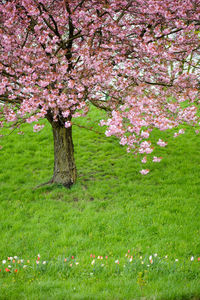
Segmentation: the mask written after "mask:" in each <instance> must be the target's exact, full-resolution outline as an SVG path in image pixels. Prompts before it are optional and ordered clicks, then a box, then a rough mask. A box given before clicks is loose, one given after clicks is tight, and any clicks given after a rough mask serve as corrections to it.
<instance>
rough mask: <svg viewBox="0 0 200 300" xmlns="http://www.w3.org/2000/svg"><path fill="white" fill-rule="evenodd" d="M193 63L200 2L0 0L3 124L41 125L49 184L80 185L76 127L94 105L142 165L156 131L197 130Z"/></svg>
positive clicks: (197, 54) (199, 36)
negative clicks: (46, 126)
mask: <svg viewBox="0 0 200 300" xmlns="http://www.w3.org/2000/svg"><path fill="white" fill-rule="evenodd" d="M199 64H200V0H181V1H180V0H165V1H160V0H99V1H96V0H11V1H7V0H0V104H1V109H0V125H1V126H2V127H3V126H5V125H6V126H7V125H8V124H10V126H12V127H17V128H18V127H19V126H20V125H21V124H23V123H25V122H27V123H32V122H38V120H39V119H43V118H46V119H47V120H48V121H49V122H50V124H51V126H52V129H53V137H54V158H55V160H54V174H53V178H52V180H51V182H56V183H61V184H63V185H64V186H66V187H70V186H71V185H72V184H73V183H74V182H75V181H76V176H77V175H76V166H75V161H74V154H73V152H74V151H73V141H72V126H73V120H74V118H76V117H79V116H85V115H86V114H87V112H88V111H89V108H90V106H91V105H94V106H97V107H98V108H101V109H103V110H105V111H106V112H107V113H108V119H107V120H102V121H101V125H102V126H104V125H105V126H107V127H106V135H107V136H111V135H114V136H116V137H118V138H119V140H120V144H121V145H125V146H126V147H127V151H128V152H132V153H134V154H136V153H141V154H144V157H143V159H142V163H146V161H147V158H146V156H145V155H147V154H150V153H152V151H153V146H152V143H151V141H150V134H151V131H152V130H153V129H154V128H157V129H159V130H161V131H163V130H167V129H171V128H174V127H177V126H179V125H180V124H183V125H184V124H185V123H188V124H191V125H192V126H195V127H198V126H199V118H198V109H199V81H200V76H199V68H200V66H199ZM41 127H42V126H41V125H39V124H37V123H36V125H34V128H33V130H34V131H39V130H40V129H41ZM197 129H198V128H197ZM182 133H184V130H183V129H181V130H179V131H178V132H177V133H176V135H175V136H177V135H179V134H182ZM157 144H158V145H159V146H161V147H164V146H166V144H167V142H166V141H162V140H161V139H159V141H158V142H157ZM160 160H161V158H158V157H156V156H154V157H153V161H154V162H159V161H160ZM140 172H141V174H147V173H148V172H149V170H147V169H146V170H145V169H144V170H141V171H140Z"/></svg>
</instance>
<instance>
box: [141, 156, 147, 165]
mask: <svg viewBox="0 0 200 300" xmlns="http://www.w3.org/2000/svg"><path fill="white" fill-rule="evenodd" d="M141 162H142V163H143V164H146V162H147V157H146V156H144V157H143V159H142V160H141Z"/></svg>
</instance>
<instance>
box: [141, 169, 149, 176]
mask: <svg viewBox="0 0 200 300" xmlns="http://www.w3.org/2000/svg"><path fill="white" fill-rule="evenodd" d="M149 171H150V170H149V169H143V170H141V171H140V174H142V175H146V174H148V173H149Z"/></svg>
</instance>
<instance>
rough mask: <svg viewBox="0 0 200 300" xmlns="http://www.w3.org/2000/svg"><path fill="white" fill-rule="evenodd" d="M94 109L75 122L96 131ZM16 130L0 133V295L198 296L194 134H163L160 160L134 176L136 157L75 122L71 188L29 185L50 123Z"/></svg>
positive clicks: (47, 172) (49, 162)
mask: <svg viewBox="0 0 200 300" xmlns="http://www.w3.org/2000/svg"><path fill="white" fill-rule="evenodd" d="M101 118H102V116H101V114H100V112H98V111H96V110H93V111H92V112H91V113H90V115H89V116H88V117H87V119H80V120H78V119H77V120H76V122H77V123H79V124H81V125H83V126H92V127H93V129H95V130H98V131H100V132H103V128H99V127H98V123H99V120H100V119H101ZM23 130H24V134H23V135H18V134H17V132H13V133H12V134H10V135H9V136H4V137H2V138H1V139H0V145H2V149H1V150H0V163H1V169H0V245H1V246H0V270H1V271H0V299H59V300H60V299H140V298H142V299H200V258H199V257H200V205H199V199H200V184H199V183H200V179H199V174H200V156H199V149H200V138H199V136H198V135H196V134H195V133H194V131H193V130H192V129H189V128H188V130H187V131H186V133H185V135H181V136H179V137H178V138H176V139H174V138H173V134H170V133H169V132H165V133H162V135H161V138H163V139H164V140H166V138H167V140H168V146H167V147H166V148H164V149H163V148H159V149H157V150H156V152H155V153H153V154H154V155H158V156H163V157H164V159H163V161H162V162H161V163H152V162H148V163H147V167H148V168H150V169H151V172H150V173H149V174H148V175H146V176H142V175H141V174H140V173H139V170H141V169H142V168H143V167H144V165H142V164H141V162H140V159H141V158H140V157H139V156H138V157H137V158H135V157H133V156H132V155H131V154H127V153H126V150H125V148H123V147H122V146H120V145H119V143H118V141H117V139H115V138H107V137H105V136H104V135H103V134H97V133H94V132H92V131H88V130H86V129H83V128H82V129H81V128H79V127H78V126H74V129H73V137H74V145H75V156H76V163H77V169H78V181H77V183H76V185H75V186H74V187H73V188H72V189H70V190H67V189H65V188H63V187H62V186H58V185H52V186H43V187H41V188H38V189H35V187H36V186H37V185H39V184H41V183H43V182H45V181H48V180H49V179H50V178H51V176H52V173H53V141H52V134H51V128H50V126H49V125H48V124H46V126H45V128H44V129H43V130H42V131H41V132H39V133H38V134H36V133H33V131H32V126H30V125H24V127H23ZM9 133H10V131H9V130H7V131H4V132H3V134H9ZM158 136H159V135H158V134H157V133H156V132H154V133H153V140H154V141H157V139H158ZM159 137H160V136H159ZM38 254H40V257H38ZM10 256H11V257H12V259H11V260H10V261H8V257H10ZM94 256H95V257H94ZM151 256H152V257H151ZM198 258H199V260H198ZM4 260H6V262H5V261H4ZM5 268H7V269H6V270H7V271H8V270H10V271H8V272H6V270H5Z"/></svg>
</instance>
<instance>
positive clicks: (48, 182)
mask: <svg viewBox="0 0 200 300" xmlns="http://www.w3.org/2000/svg"><path fill="white" fill-rule="evenodd" d="M52 183H53V179H50V180H49V181H47V182H44V183H41V184H39V185H37V186H36V187H35V188H34V190H37V189H39V188H40V187H42V186H45V185H50V184H52Z"/></svg>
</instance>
